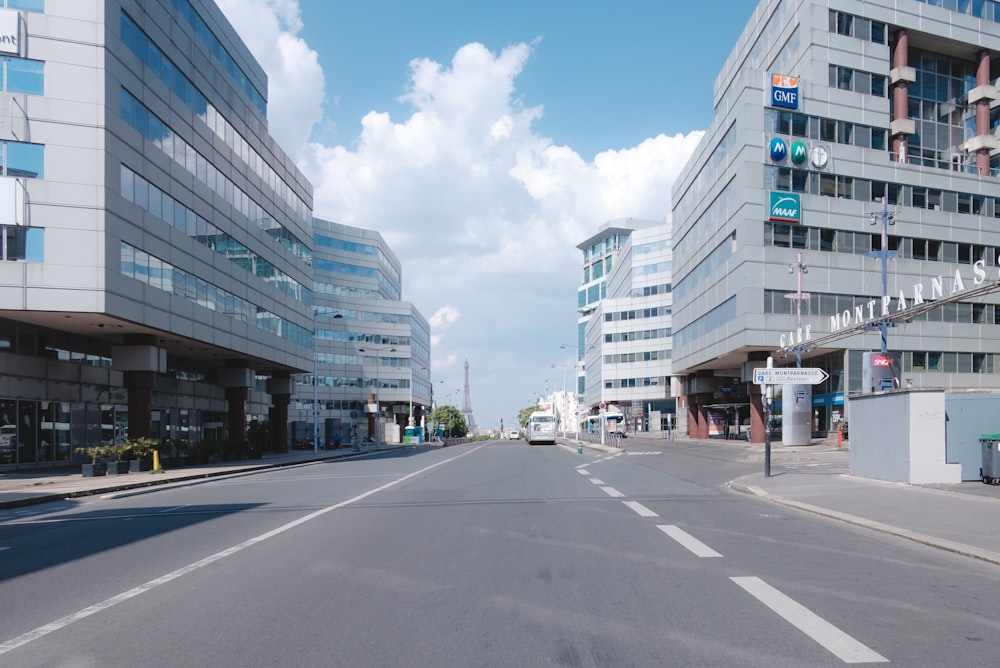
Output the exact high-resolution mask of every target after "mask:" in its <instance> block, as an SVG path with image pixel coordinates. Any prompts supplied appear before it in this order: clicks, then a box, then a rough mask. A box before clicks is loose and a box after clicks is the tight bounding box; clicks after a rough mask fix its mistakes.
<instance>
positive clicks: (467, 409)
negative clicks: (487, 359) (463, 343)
mask: <svg viewBox="0 0 1000 668" xmlns="http://www.w3.org/2000/svg"><path fill="white" fill-rule="evenodd" d="M462 415H463V416H465V425H466V426H467V427H468V428H469V433H470V434H475V433H476V419H475V418H474V417H472V400H471V399H470V398H469V359H468V358H466V359H465V403H463V404H462Z"/></svg>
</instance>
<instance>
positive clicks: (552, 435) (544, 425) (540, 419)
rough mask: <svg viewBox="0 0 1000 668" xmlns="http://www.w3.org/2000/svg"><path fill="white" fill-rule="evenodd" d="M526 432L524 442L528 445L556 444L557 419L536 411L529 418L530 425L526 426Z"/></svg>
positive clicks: (547, 413)
mask: <svg viewBox="0 0 1000 668" xmlns="http://www.w3.org/2000/svg"><path fill="white" fill-rule="evenodd" d="M524 431H525V436H524V440H526V441H527V442H528V445H534V444H535V443H551V444H554V443H555V442H556V417H555V415H553V414H552V413H549V412H546V411H535V412H534V413H532V414H531V417H529V418H528V424H527V425H525V430H524Z"/></svg>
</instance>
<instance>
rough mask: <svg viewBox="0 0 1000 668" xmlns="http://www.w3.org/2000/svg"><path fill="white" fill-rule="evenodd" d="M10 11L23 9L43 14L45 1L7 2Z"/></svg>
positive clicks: (16, 0) (18, 0) (11, 0)
mask: <svg viewBox="0 0 1000 668" xmlns="http://www.w3.org/2000/svg"><path fill="white" fill-rule="evenodd" d="M7 6H8V7H10V8H11V9H24V10H26V11H29V12H44V11H45V0H7Z"/></svg>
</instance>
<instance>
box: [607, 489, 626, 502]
mask: <svg viewBox="0 0 1000 668" xmlns="http://www.w3.org/2000/svg"><path fill="white" fill-rule="evenodd" d="M601 489H602V490H604V493H605V494H607V495H608V496H613V497H614V498H616V499H618V498H621V497H623V496H625V495H624V494H622V493H621V492H619V491H618V490H617V489H615V488H614V487H602V488H601Z"/></svg>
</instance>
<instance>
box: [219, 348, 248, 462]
mask: <svg viewBox="0 0 1000 668" xmlns="http://www.w3.org/2000/svg"><path fill="white" fill-rule="evenodd" d="M241 364H242V363H241V362H236V363H235V364H234V365H233V366H231V367H226V368H225V369H220V370H219V372H218V374H217V379H218V383H219V385H221V386H222V387H223V388H225V391H226V403H227V405H228V410H227V412H226V427H227V431H228V437H229V440H230V441H232V442H235V443H246V440H247V399H249V398H250V387H251V386H252V384H253V371H252V370H250V369H249V368H247V367H246V366H241Z"/></svg>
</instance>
